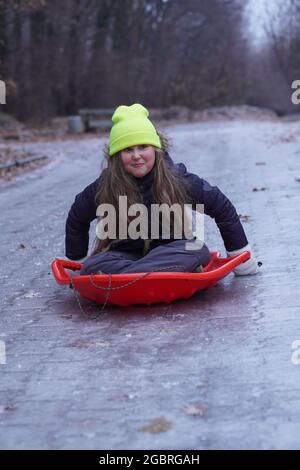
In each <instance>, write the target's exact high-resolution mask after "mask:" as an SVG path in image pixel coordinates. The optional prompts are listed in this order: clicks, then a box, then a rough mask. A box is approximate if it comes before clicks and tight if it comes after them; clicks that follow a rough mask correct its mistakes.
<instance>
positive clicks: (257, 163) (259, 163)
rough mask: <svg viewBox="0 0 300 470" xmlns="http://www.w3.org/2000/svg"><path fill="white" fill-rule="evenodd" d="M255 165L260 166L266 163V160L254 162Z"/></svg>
mask: <svg viewBox="0 0 300 470" xmlns="http://www.w3.org/2000/svg"><path fill="white" fill-rule="evenodd" d="M255 165H257V166H259V165H260V166H262V165H266V162H256V163H255Z"/></svg>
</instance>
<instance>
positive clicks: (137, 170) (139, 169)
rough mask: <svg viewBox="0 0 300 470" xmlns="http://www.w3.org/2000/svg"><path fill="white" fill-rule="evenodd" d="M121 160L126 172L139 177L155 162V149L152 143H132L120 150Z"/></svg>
mask: <svg viewBox="0 0 300 470" xmlns="http://www.w3.org/2000/svg"><path fill="white" fill-rule="evenodd" d="M121 160H122V162H123V166H124V170H125V171H126V172H127V173H130V174H131V175H133V176H135V177H136V178H141V177H142V176H145V175H147V174H148V173H149V172H150V171H151V170H152V168H153V166H154V163H155V150H154V147H152V145H134V146H133V147H127V148H126V149H124V150H122V151H121Z"/></svg>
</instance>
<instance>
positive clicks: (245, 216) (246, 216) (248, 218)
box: [239, 214, 250, 222]
mask: <svg viewBox="0 0 300 470" xmlns="http://www.w3.org/2000/svg"><path fill="white" fill-rule="evenodd" d="M239 218H240V219H241V221H242V222H249V220H250V215H243V214H239Z"/></svg>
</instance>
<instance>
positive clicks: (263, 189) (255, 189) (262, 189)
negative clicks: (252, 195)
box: [252, 186, 268, 192]
mask: <svg viewBox="0 0 300 470" xmlns="http://www.w3.org/2000/svg"><path fill="white" fill-rule="evenodd" d="M266 189H268V188H265V187H264V186H262V187H261V188H253V189H252V191H254V192H256V191H265V190H266Z"/></svg>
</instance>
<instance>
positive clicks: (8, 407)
mask: <svg viewBox="0 0 300 470" xmlns="http://www.w3.org/2000/svg"><path fill="white" fill-rule="evenodd" d="M17 408H18V407H17V405H15V404H14V403H10V404H9V405H6V406H5V407H4V409H5V410H6V411H14V410H16V409H17Z"/></svg>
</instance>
